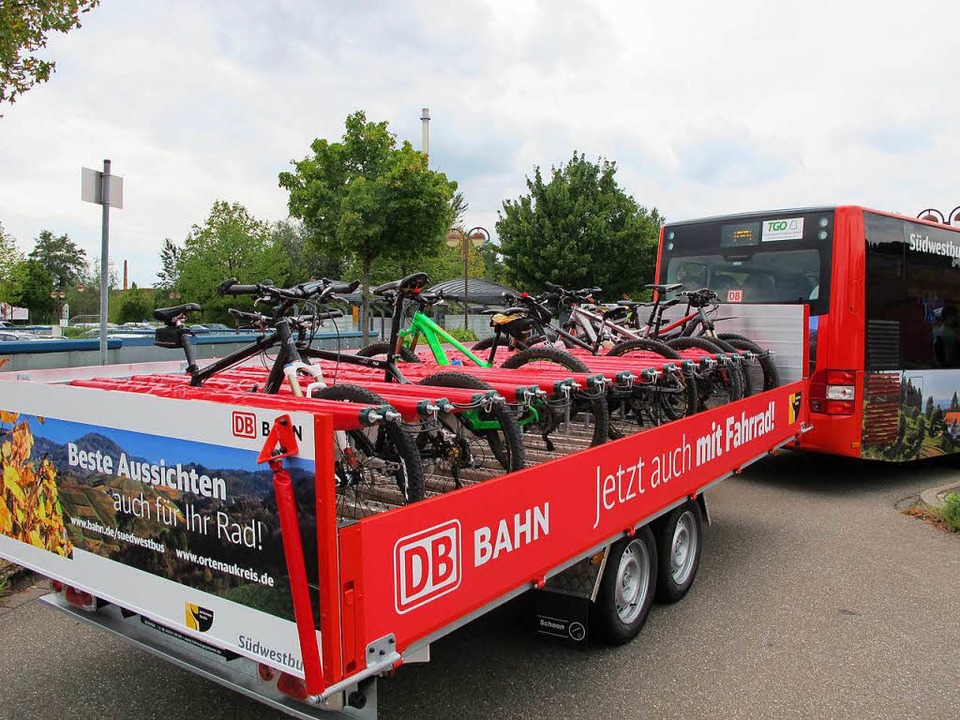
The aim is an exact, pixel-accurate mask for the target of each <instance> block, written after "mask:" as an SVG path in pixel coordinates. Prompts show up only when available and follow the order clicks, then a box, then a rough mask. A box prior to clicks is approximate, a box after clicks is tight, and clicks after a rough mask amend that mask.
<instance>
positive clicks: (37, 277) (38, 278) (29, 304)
mask: <svg viewBox="0 0 960 720" xmlns="http://www.w3.org/2000/svg"><path fill="white" fill-rule="evenodd" d="M11 276H12V277H11V284H12V285H13V292H12V294H11V298H10V302H11V304H12V305H17V306H19V307H25V308H28V309H29V310H30V314H31V317H30V319H31V320H32V321H33V322H39V321H41V320H50V319H51V318H52V317H53V315H54V305H53V298H51V297H50V288H51V287H53V278H52V277H50V273H48V272H47V270H46V268H44V267H43V265H42V264H41V263H40V262H39V261H38V260H34V259H28V260H23V261H22V262H19V263H17V264H16V265H15V266H14V267H13V271H12V273H11Z"/></svg>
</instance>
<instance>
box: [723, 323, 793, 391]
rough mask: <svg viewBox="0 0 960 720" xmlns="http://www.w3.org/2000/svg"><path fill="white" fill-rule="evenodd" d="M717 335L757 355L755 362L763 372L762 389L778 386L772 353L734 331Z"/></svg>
mask: <svg viewBox="0 0 960 720" xmlns="http://www.w3.org/2000/svg"><path fill="white" fill-rule="evenodd" d="M717 337H719V338H720V339H721V340H725V341H726V342H728V343H730V344H731V345H733V346H734V347H735V348H737V349H738V350H749V351H750V352H752V353H754V354H755V355H756V356H757V362H758V363H759V365H760V369H761V371H762V372H763V389H764V391H767V390H773V389H774V388H776V387H780V385H781V382H780V371H779V370H778V369H777V363H776V362H775V361H774V359H773V355H772V354H771V353H770V351H769V350H764V349H763V348H762V347H760V346H759V345H757V344H756V343H755V342H754V341H753V340H751V339H750V338H747V337H744V336H743V335H737V334H736V333H722V334H720V335H717Z"/></svg>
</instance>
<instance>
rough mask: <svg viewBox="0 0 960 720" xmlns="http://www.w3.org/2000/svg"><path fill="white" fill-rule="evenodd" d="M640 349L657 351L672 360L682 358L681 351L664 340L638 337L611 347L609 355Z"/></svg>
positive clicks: (614, 355) (620, 355)
mask: <svg viewBox="0 0 960 720" xmlns="http://www.w3.org/2000/svg"><path fill="white" fill-rule="evenodd" d="M638 350H645V351H648V352H652V353H656V354H657V355H661V356H663V357H665V358H668V359H670V360H679V359H680V353H678V352H677V351H676V350H674V349H673V348H672V347H670V346H669V345H667V344H666V343H665V342H663V341H662V340H654V339H653V338H637V339H635V340H626V341H624V342H622V343H618V344H616V345H614V346H613V347H612V348H610V351H609V352H608V353H607V355H609V356H610V357H622V356H624V355H629V354H630V353H632V352H634V351H638Z"/></svg>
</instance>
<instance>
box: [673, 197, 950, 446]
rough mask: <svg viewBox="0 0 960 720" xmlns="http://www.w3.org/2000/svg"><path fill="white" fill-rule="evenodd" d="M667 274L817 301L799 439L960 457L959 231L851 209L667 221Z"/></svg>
mask: <svg viewBox="0 0 960 720" xmlns="http://www.w3.org/2000/svg"><path fill="white" fill-rule="evenodd" d="M657 281H658V282H661V283H674V282H681V283H683V284H684V286H685V287H686V288H687V289H694V288H696V287H710V288H712V289H714V290H716V291H717V292H718V293H719V294H720V297H721V300H722V301H725V302H728V303H736V302H741V303H764V304H769V303H774V304H780V303H807V304H809V306H810V330H811V332H810V337H811V340H810V342H811V348H810V364H811V367H810V378H811V381H810V391H809V393H808V395H809V397H808V398H807V402H808V403H809V405H810V411H811V421H812V423H813V426H814V429H813V430H812V431H811V432H809V433H807V434H806V435H804V436H803V439H802V447H805V448H808V449H811V450H817V451H821V452H827V453H834V454H838V455H846V456H851V457H863V458H870V459H876V460H889V461H904V460H913V459H917V458H923V457H932V456H936V455H944V454H948V453H953V452H958V451H960V400H958V393H960V313H958V308H960V229H958V228H953V227H950V226H948V225H943V224H940V223H936V222H928V221H926V220H917V219H914V218H909V217H904V216H900V215H896V214H894V213H888V212H881V211H877V210H869V209H867V208H863V207H856V206H850V205H845V206H834V207H817V208H804V209H794V210H775V211H770V212H759V213H746V214H739V215H727V216H722V217H712V218H705V219H701V220H692V221H685V222H676V223H669V224H667V225H665V226H664V227H663V229H662V230H661V234H660V251H659V256H658V262H657ZM757 339H758V340H760V341H761V342H762V338H757Z"/></svg>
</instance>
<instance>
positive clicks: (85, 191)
mask: <svg viewBox="0 0 960 720" xmlns="http://www.w3.org/2000/svg"><path fill="white" fill-rule="evenodd" d="M80 199H81V200H83V202H89V203H95V204H96V205H103V173H102V172H100V171H99V170H94V169H92V168H81V174H80ZM110 207H115V208H117V209H118V210H122V209H123V178H122V177H120V176H119V175H111V176H110Z"/></svg>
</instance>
